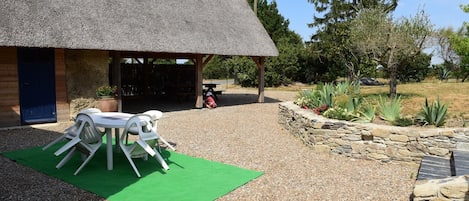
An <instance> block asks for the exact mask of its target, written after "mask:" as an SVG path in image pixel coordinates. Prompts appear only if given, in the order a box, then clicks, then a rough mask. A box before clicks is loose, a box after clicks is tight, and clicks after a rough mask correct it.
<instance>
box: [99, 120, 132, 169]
mask: <svg viewBox="0 0 469 201" xmlns="http://www.w3.org/2000/svg"><path fill="white" fill-rule="evenodd" d="M133 115H134V114H129V113H122V112H99V113H92V114H90V117H91V119H93V122H94V124H95V126H96V127H101V128H104V129H105V131H106V152H107V169H108V170H112V169H113V156H112V155H113V153H112V129H113V128H114V129H115V130H114V133H115V138H116V149H117V150H119V144H118V142H119V129H120V128H124V127H125V124H126V123H127V120H129V118H130V117H132V116H133Z"/></svg>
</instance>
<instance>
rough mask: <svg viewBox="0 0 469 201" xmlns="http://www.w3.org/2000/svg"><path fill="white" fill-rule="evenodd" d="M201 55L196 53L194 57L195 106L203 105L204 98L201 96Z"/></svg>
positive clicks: (200, 106)
mask: <svg viewBox="0 0 469 201" xmlns="http://www.w3.org/2000/svg"><path fill="white" fill-rule="evenodd" d="M202 59H203V55H201V54H198V55H196V58H195V96H196V101H195V108H202V107H204V105H203V104H204V100H203V97H202V82H203V77H202V69H203V60H202Z"/></svg>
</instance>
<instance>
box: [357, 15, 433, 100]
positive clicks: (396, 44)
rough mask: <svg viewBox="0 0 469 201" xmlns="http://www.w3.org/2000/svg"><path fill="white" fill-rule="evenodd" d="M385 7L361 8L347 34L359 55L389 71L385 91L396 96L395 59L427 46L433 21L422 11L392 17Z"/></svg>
mask: <svg viewBox="0 0 469 201" xmlns="http://www.w3.org/2000/svg"><path fill="white" fill-rule="evenodd" d="M385 11H386V8H379V7H377V8H371V9H362V10H361V11H360V13H359V15H358V16H357V18H356V19H354V20H353V22H352V23H351V34H350V36H351V37H350V38H351V41H352V43H353V45H354V47H355V48H356V49H357V50H358V51H359V52H361V54H362V55H368V56H369V57H370V58H371V59H372V60H374V61H376V62H377V63H379V64H381V65H382V66H383V67H384V68H385V70H386V71H387V72H388V74H389V78H390V81H389V95H390V96H391V97H396V96H397V69H398V66H399V63H401V62H402V61H405V60H409V59H410V58H413V57H415V56H417V55H419V54H421V52H422V50H423V49H425V48H426V47H427V46H426V45H427V44H428V43H427V40H428V39H429V37H430V34H431V33H432V27H433V25H432V24H431V23H430V20H429V18H428V16H426V15H425V13H424V11H421V12H419V13H418V14H417V15H416V16H414V17H412V18H401V19H399V20H397V21H393V18H392V16H390V15H388V14H386V12H385Z"/></svg>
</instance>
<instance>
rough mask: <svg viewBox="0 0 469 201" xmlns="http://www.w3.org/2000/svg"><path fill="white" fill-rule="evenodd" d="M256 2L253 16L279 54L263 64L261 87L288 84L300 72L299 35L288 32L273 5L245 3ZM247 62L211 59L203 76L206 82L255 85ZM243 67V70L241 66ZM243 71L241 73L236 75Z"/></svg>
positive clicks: (253, 69) (262, 1)
mask: <svg viewBox="0 0 469 201" xmlns="http://www.w3.org/2000/svg"><path fill="white" fill-rule="evenodd" d="M255 2H257V4H256V5H257V16H258V18H259V21H260V22H261V23H262V25H263V26H264V28H265V29H266V31H267V33H268V34H269V36H270V37H271V38H272V40H273V42H274V43H275V44H276V46H277V49H278V50H279V56H278V57H269V58H267V59H266V61H265V85H266V86H278V85H281V84H288V83H290V82H291V81H292V80H293V79H294V78H295V76H297V74H298V70H299V69H300V63H299V58H300V56H299V55H300V54H301V52H302V51H303V49H304V46H303V42H302V40H301V37H300V35H298V34H297V33H295V32H294V31H291V30H290V29H289V28H288V25H289V21H288V20H287V19H285V18H284V17H283V16H282V15H280V13H279V11H278V9H277V3H276V2H275V1H273V2H272V3H270V4H268V3H267V1H266V0H258V1H254V0H248V3H249V5H251V6H253V7H254V8H255V7H256V6H254V5H253V4H254V3H255ZM247 60H250V58H240V57H231V56H215V57H214V58H213V59H212V60H211V61H210V62H209V63H208V64H207V65H206V66H205V68H204V76H206V77H210V78H217V77H220V76H221V77H228V76H229V77H233V78H234V79H235V81H237V83H239V84H241V85H242V86H256V85H257V74H256V73H255V72H257V70H258V69H257V66H256V65H255V64H254V62H252V61H251V62H249V61H247ZM241 65H246V66H243V67H242V66H241ZM240 70H244V71H240Z"/></svg>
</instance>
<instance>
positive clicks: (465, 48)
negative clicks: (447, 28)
mask: <svg viewBox="0 0 469 201" xmlns="http://www.w3.org/2000/svg"><path fill="white" fill-rule="evenodd" d="M461 9H463V10H464V12H466V13H469V4H468V5H461ZM449 41H450V43H451V47H452V48H453V50H454V52H456V54H457V55H458V56H459V74H460V75H461V77H462V82H464V81H465V79H467V78H468V77H469V23H468V22H464V27H463V28H462V29H461V30H460V31H459V33H458V34H456V33H453V34H451V35H450V36H449Z"/></svg>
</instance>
